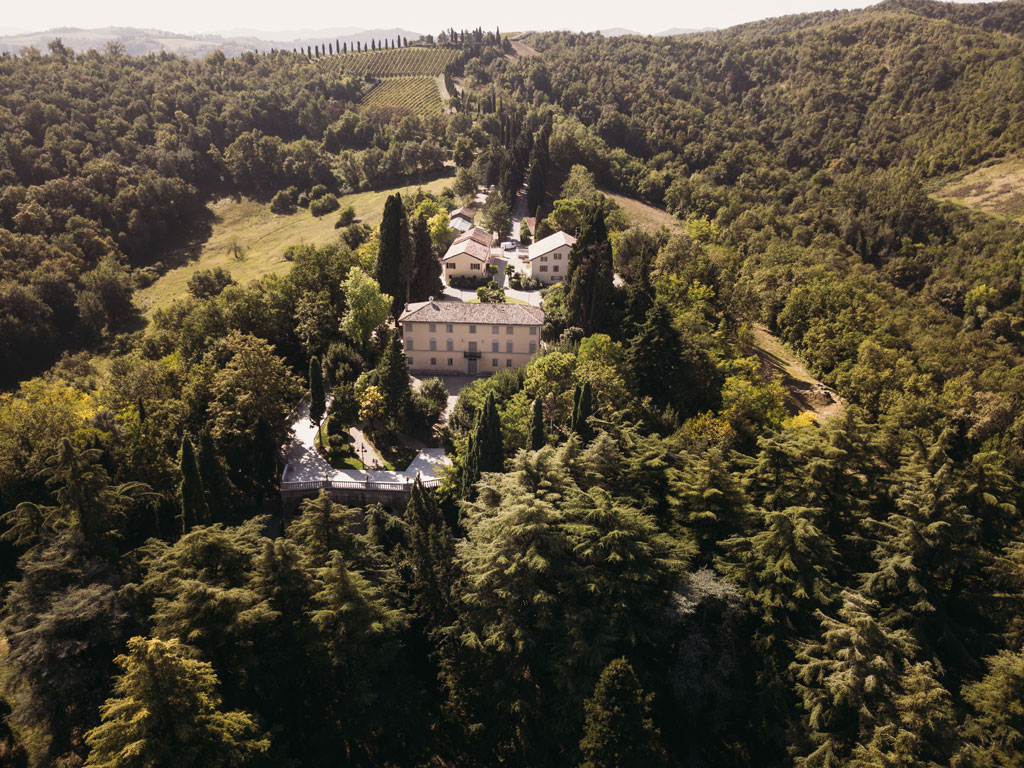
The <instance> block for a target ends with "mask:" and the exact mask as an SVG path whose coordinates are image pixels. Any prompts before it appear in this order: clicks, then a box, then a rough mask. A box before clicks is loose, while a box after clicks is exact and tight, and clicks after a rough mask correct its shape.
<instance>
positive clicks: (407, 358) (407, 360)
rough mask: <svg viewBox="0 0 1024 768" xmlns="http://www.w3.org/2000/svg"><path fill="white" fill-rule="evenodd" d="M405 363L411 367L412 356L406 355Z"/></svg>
mask: <svg viewBox="0 0 1024 768" xmlns="http://www.w3.org/2000/svg"><path fill="white" fill-rule="evenodd" d="M405 362H407V363H408V364H409V366H410V367H411V366H412V355H406V356H405Z"/></svg>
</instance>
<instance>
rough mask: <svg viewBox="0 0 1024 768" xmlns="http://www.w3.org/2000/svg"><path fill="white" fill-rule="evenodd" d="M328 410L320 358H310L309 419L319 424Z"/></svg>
mask: <svg viewBox="0 0 1024 768" xmlns="http://www.w3.org/2000/svg"><path fill="white" fill-rule="evenodd" d="M326 412H327V399H326V394H325V393H324V374H323V367H322V366H321V365H320V360H319V359H317V358H316V357H311V358H310V359H309V419H310V421H312V422H313V424H314V425H317V426H319V425H320V422H321V421H323V418H324V414H325V413H326Z"/></svg>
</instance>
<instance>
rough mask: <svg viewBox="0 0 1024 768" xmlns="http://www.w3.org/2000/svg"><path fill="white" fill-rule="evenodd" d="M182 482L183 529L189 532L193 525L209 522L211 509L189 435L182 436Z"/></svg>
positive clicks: (179, 490) (180, 492) (179, 492)
mask: <svg viewBox="0 0 1024 768" xmlns="http://www.w3.org/2000/svg"><path fill="white" fill-rule="evenodd" d="M179 469H180V471H181V484H180V485H179V486H178V494H179V495H180V496H181V531H182V533H187V532H188V531H189V530H190V529H191V528H192V527H193V526H196V525H203V524H205V523H206V522H207V518H208V512H209V510H208V509H207V507H206V496H205V494H204V492H203V481H202V479H201V478H200V476H199V467H198V466H197V464H196V454H195V450H194V449H193V448H192V441H191V440H190V439H189V436H188V435H183V436H182V438H181V458H180V463H179Z"/></svg>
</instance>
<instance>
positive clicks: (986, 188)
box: [933, 157, 1024, 221]
mask: <svg viewBox="0 0 1024 768" xmlns="http://www.w3.org/2000/svg"><path fill="white" fill-rule="evenodd" d="M933 197H935V199H937V200H944V201H948V202H952V203H959V204H960V205H963V206H966V207H968V208H971V209H973V210H976V211H983V212H985V213H988V214H991V215H993V216H999V217H1001V218H1004V219H1011V220H1013V221H1024V158H1019V157H1007V158H1002V159H1000V160H996V161H993V162H992V163H991V164H989V165H985V166H982V167H981V168H977V169H975V170H973V171H971V172H970V173H968V174H967V175H966V176H960V177H959V178H957V179H955V180H952V181H949V182H947V183H946V184H945V185H943V186H942V187H941V188H940V189H939V190H938V191H937V192H936V193H935V194H934V195H933Z"/></svg>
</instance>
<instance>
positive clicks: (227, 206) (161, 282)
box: [135, 178, 452, 314]
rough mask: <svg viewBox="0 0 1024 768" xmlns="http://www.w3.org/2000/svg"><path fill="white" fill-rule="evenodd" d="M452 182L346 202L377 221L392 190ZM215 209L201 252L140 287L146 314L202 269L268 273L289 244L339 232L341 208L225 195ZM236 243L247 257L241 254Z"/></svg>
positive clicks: (244, 277) (250, 275) (281, 267)
mask: <svg viewBox="0 0 1024 768" xmlns="http://www.w3.org/2000/svg"><path fill="white" fill-rule="evenodd" d="M451 183H452V180H451V178H442V179H436V180H434V181H431V182H428V183H426V184H412V185H409V186H405V187H398V188H396V189H385V190H380V191H375V192H360V193H358V194H355V195H346V196H345V197H342V198H341V206H342V208H345V207H346V206H349V205H351V206H352V207H354V208H355V211H356V217H357V218H358V219H360V220H361V221H363V222H364V223H366V224H369V225H371V226H377V225H378V224H379V223H380V217H381V212H382V211H383V210H384V201H385V200H386V199H387V197H388V195H390V194H392V193H394V192H401V193H402V194H403V195H404V194H408V193H412V192H415V191H416V190H417V189H420V188H422V189H424V190H426V191H428V192H434V193H437V192H440V191H441V190H442V189H444V187H446V186H448V185H450V184H451ZM210 210H211V211H212V213H213V215H214V217H215V222H214V225H213V232H212V234H211V235H210V238H209V239H208V240H207V241H206V242H205V243H204V244H203V247H202V250H201V252H200V254H199V258H198V259H195V260H194V261H191V262H189V263H188V264H186V265H184V266H182V267H178V268H176V269H172V270H170V271H168V272H166V273H164V274H163V275H161V277H160V278H159V279H158V280H157V281H156V282H154V283H153V284H152V285H150V286H148V287H147V288H144V289H143V290H141V291H138V292H136V294H135V300H136V304H137V305H138V306H139V308H140V309H142V311H143V312H145V313H146V314H151V313H152V312H153V310H155V309H158V308H160V307H166V306H168V305H169V304H171V303H172V302H173V301H175V300H176V299H179V298H181V297H182V296H184V295H185V293H186V292H187V284H188V280H189V278H190V277H192V275H193V274H194V273H195V272H196V271H198V270H200V269H212V268H214V267H223V268H224V269H226V270H228V271H229V272H230V273H231V276H232V277H233V278H234V279H235V281H236V282H239V283H243V284H244V283H248V282H250V281H252V280H255V279H257V278H259V277H261V276H263V275H268V274H284V273H286V272H288V270H289V269H291V262H289V261H285V259H284V257H283V254H284V251H285V249H286V248H287V247H288V246H289V245H296V244H300V243H310V244H313V245H322V244H324V243H329V242H331V241H332V240H333V239H334V238H335V237H337V235H338V232H337V230H336V229H335V228H334V222H335V221H336V220H337V218H338V216H337V214H336V213H334V214H328V215H327V216H323V217H321V218H319V219H318V218H315V217H314V216H312V215H311V214H310V213H309V211H307V210H303V209H299V211H298V212H296V213H293V214H290V215H287V216H278V215H276V214H273V213H271V212H270V207H269V206H268V205H266V204H264V203H260V202H257V201H255V200H250V199H247V198H243V199H241V200H235V199H232V198H224V199H222V200H219V201H217V202H216V203H212V204H211V205H210ZM236 246H237V253H239V255H240V256H241V258H236V256H235V252H236Z"/></svg>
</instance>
